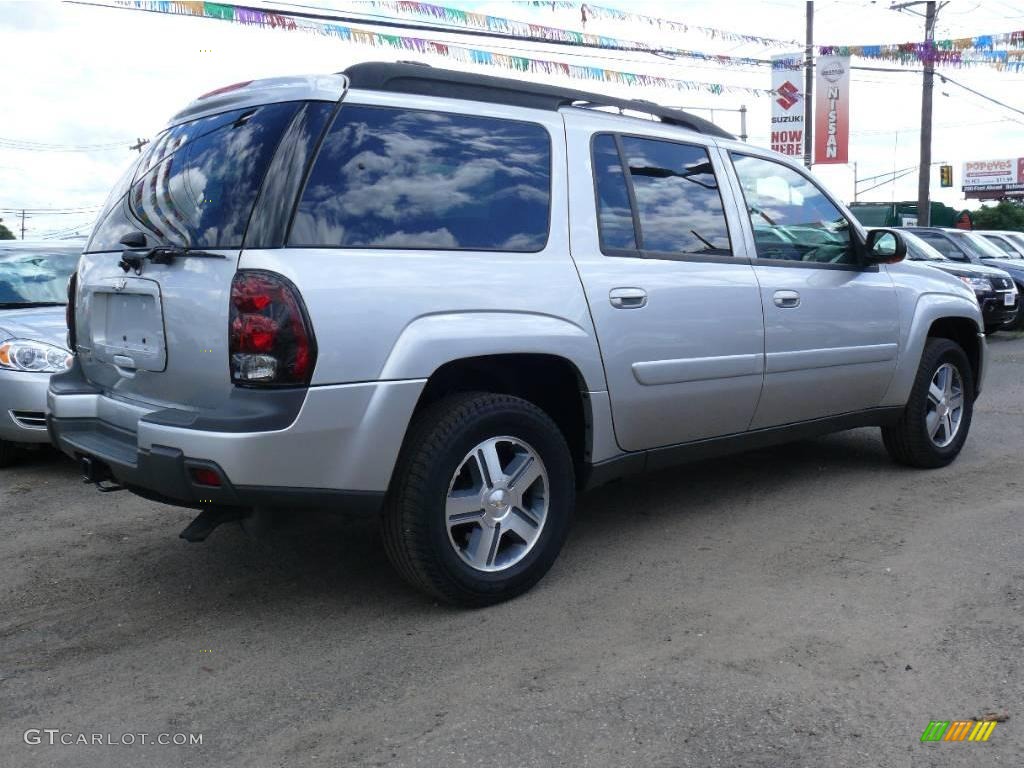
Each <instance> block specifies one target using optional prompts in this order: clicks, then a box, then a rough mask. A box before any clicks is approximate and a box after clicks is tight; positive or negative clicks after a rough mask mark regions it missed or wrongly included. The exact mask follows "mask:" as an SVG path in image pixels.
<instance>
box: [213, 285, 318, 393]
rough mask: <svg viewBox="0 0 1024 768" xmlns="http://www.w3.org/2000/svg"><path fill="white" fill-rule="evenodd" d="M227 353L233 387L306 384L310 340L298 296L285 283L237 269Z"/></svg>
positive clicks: (312, 350) (312, 349) (312, 348)
mask: <svg viewBox="0 0 1024 768" xmlns="http://www.w3.org/2000/svg"><path fill="white" fill-rule="evenodd" d="M230 317H231V320H230V325H229V328H228V333H229V341H228V349H229V355H230V362H231V380H232V381H233V382H234V383H235V384H243V385H250V386H254V385H257V386H258V385H264V386H266V385H269V386H274V385H277V386H295V385H303V384H309V379H310V377H311V376H312V374H313V366H314V365H315V364H316V340H315V339H314V338H313V328H312V326H311V325H310V323H309V319H308V317H307V315H306V308H305V307H304V306H303V304H302V299H300V298H299V292H298V291H297V290H296V289H295V286H294V285H292V284H291V282H289V281H288V279H287V278H285V277H283V276H281V275H278V274H275V273H273V272H264V271H262V270H240V271H238V272H236V273H235V277H234V279H233V280H232V281H231V315H230Z"/></svg>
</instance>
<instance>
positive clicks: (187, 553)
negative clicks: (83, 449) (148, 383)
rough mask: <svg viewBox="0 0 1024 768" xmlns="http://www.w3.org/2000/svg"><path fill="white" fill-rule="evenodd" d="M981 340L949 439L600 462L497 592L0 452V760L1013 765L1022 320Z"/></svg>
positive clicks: (348, 544) (330, 524) (845, 437)
mask: <svg viewBox="0 0 1024 768" xmlns="http://www.w3.org/2000/svg"><path fill="white" fill-rule="evenodd" d="M990 363H991V367H990V371H989V375H988V379H987V385H986V391H985V392H984V394H983V396H982V398H981V400H979V402H978V404H977V409H976V411H975V417H974V424H973V426H972V429H971V435H970V438H969V440H968V442H967V445H966V447H965V449H964V451H963V454H962V455H961V456H960V458H959V459H958V460H957V461H956V462H955V463H954V464H953V465H952V466H950V467H948V468H945V469H941V470H932V471H919V470H911V469H904V468H901V467H897V466H896V465H894V464H892V463H890V461H889V460H888V458H887V456H886V454H885V451H884V449H883V447H882V443H881V440H880V437H879V434H878V431H877V430H857V431H853V432H848V433H844V434H840V435H834V436H831V437H827V438H824V439H820V440H813V441H805V442H800V443H795V444H793V445H789V446H784V447H781V448H773V449H770V450H762V451H757V452H753V453H747V454H743V455H740V456H735V457H731V458H727V459H718V460H714V461H708V462H703V463H699V464H693V465H689V466H686V467H683V468H680V469H675V470H672V471H667V472H663V473H660V474H657V475H652V476H648V477H644V478H641V479H638V480H634V481H629V482H621V483H617V484H614V485H610V486H606V487H604V488H601V489H598V490H596V491H593V492H591V493H589V494H587V495H586V496H584V497H583V498H582V499H581V501H580V505H579V509H578V511H577V516H576V519H575V524H574V529H573V532H572V534H571V535H570V539H569V542H568V544H567V545H566V547H565V549H564V551H563V552H562V555H561V557H560V559H559V561H558V562H557V563H556V564H555V567H554V568H553V569H552V571H551V572H550V573H549V574H548V576H547V577H546V578H545V579H544V580H543V581H542V582H541V583H540V584H539V585H538V586H537V587H536V588H535V589H534V590H533V591H531V592H530V593H528V594H527V595H525V596H523V597H521V598H519V599H517V600H514V601H512V602H509V603H506V604H503V605H500V606H497V607H493V608H489V609H485V610H477V611H464V610H457V609H453V608H449V607H446V606H441V605H437V604H435V603H433V602H431V601H429V600H427V599H425V598H423V597H421V596H420V595H419V594H418V593H416V592H413V591H412V590H410V589H409V588H407V587H406V586H405V584H404V583H403V582H402V581H400V580H399V578H398V577H397V576H396V575H395V574H394V573H393V571H392V570H391V568H390V567H389V565H388V562H387V560H386V559H385V556H384V552H383V549H382V546H381V544H380V541H379V539H378V535H377V530H376V526H375V525H373V524H372V523H370V522H368V521H358V520H356V521H352V520H346V519H345V518H343V517H338V516H334V515H330V514H326V513H324V514H316V515H311V514H307V515H303V516H301V517H292V518H285V519H283V520H281V521H280V526H279V528H278V529H277V530H276V531H275V532H274V535H273V536H272V537H270V538H268V539H266V540H264V541H262V542H254V541H253V540H252V539H250V538H249V537H247V536H246V535H244V534H243V533H242V532H241V531H240V530H239V528H238V526H236V525H226V526H223V527H222V528H220V529H218V530H217V531H215V532H214V533H213V535H212V536H211V537H210V539H209V540H208V541H207V542H205V543H204V544H187V543H185V542H184V541H181V540H179V539H178V538H177V534H178V532H179V531H180V530H181V529H182V528H184V527H185V525H186V524H187V523H188V522H189V520H190V518H191V514H190V513H189V512H188V511H185V510H179V509H175V508H172V507H167V506H163V505H160V504H155V503H151V502H148V501H144V500H143V499H140V498H138V497H135V496H132V495H130V494H128V493H114V494H100V493H97V492H95V491H93V490H91V489H89V488H87V487H85V486H83V485H82V484H81V482H80V481H79V480H78V477H77V472H76V468H75V467H74V466H73V465H72V464H71V463H70V462H69V461H67V460H65V459H63V458H61V457H59V456H57V455H55V454H43V455H36V456H34V457H31V458H28V459H26V460H25V461H24V462H22V463H20V464H19V465H17V466H15V467H13V468H10V469H7V470H0V531H2V535H0V766H4V767H5V768H14V767H17V766H67V767H69V768H70V767H74V768H81V767H86V768H91V767H92V766H97V767H102V768H107V767H108V766H109V767H111V768H117V767H118V766H146V767H147V768H148V767H150V766H157V767H159V766H203V767H204V768H207V767H209V766H244V767H245V768H262V767H263V766H308V765H314V766H315V765H325V766H373V765H389V766H392V765H393V766H429V767H430V768H436V767H439V766H490V767H497V768H505V767H506V766H530V767H533V766H638V767H642V768H656V767H660V766H699V767H701V768H708V767H710V766H729V767H730V768H733V767H735V766H765V767H767V766H779V767H780V768H798V767H800V766H807V767H808V768H811V767H812V766H813V767H814V768H820V767H822V766H827V767H829V768H835V767H839V766H857V768H865V767H868V766H870V767H874V766H879V767H881V766H971V768H977V767H980V766H998V765H1006V766H1016V765H1020V764H1021V762H1022V758H1024V712H1022V701H1024V680H1022V676H1021V672H1022V666H1021V662H1022V657H1024V653H1022V648H1024V618H1022V608H1024V568H1022V563H1024V536H1022V533H1021V531H1022V491H1024V477H1022V468H1024V461H1022V456H1024V336H1019V335H1018V336H1016V337H1014V336H1011V335H1007V334H1000V335H997V336H995V337H991V338H990ZM990 712H996V713H999V714H1000V715H1002V714H1006V715H1008V719H1006V720H1005V721H1002V722H999V723H998V724H997V726H996V727H995V729H994V731H993V732H992V734H991V736H990V738H989V740H988V741H987V742H985V743H972V742H967V741H964V742H959V743H953V742H938V743H921V741H920V737H921V734H922V732H923V731H924V730H925V728H926V727H927V726H928V724H929V722H930V721H933V720H942V721H947V720H948V721H954V720H969V719H971V718H972V717H980V716H984V715H986V714H987V713H990ZM30 729H35V730H30ZM45 729H50V730H51V731H52V730H56V731H57V733H54V734H53V735H52V738H53V740H54V741H55V742H57V743H55V744H53V745H50V744H49V743H48V740H49V739H50V738H51V735H50V734H48V733H46V732H45ZM36 730H38V731H39V733H38V734H37V733H36V732H35V731H36ZM26 731H29V735H28V740H29V741H35V740H37V739H38V741H39V742H41V743H38V744H36V743H32V744H30V743H26V735H25V734H26ZM93 734H97V735H98V736H99V737H100V738H101V740H102V741H103V742H105V743H88V744H81V743H72V744H60V741H61V740H62V739H63V740H65V741H80V739H81V736H84V737H85V739H86V741H91V740H92V739H93V738H94V737H93ZM140 734H147V736H146V740H147V742H152V741H154V740H156V739H158V738H160V737H161V734H168V735H169V738H171V739H173V738H180V737H177V736H176V735H177V734H186V738H188V737H189V735H191V737H192V738H195V737H196V736H200V737H201V739H202V744H193V745H183V746H175V745H173V744H171V745H160V744H153V743H146V744H143V743H141V737H140ZM129 735H130V736H129ZM129 738H131V740H133V741H134V742H135V743H134V744H123V743H116V742H119V741H126V740H128V739H129ZM111 741H113V742H115V743H113V744H111V743H107V742H111Z"/></svg>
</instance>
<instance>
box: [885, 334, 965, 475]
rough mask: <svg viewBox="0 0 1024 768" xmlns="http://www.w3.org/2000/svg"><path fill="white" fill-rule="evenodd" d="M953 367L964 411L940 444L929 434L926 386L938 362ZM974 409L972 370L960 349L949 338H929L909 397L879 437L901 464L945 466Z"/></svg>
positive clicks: (957, 447)
mask: <svg viewBox="0 0 1024 768" xmlns="http://www.w3.org/2000/svg"><path fill="white" fill-rule="evenodd" d="M946 363H950V364H952V365H953V366H954V367H956V369H957V371H958V372H959V374H960V380H961V382H962V384H963V412H962V415H961V418H960V426H959V428H958V429H957V431H956V435H955V437H954V438H953V441H952V442H951V443H950V444H949V445H947V446H944V447H939V446H938V445H936V444H935V443H934V442H932V440H931V438H930V437H929V436H928V428H927V424H926V422H925V416H926V415H927V412H928V388H929V386H930V385H931V382H932V378H933V377H934V376H935V373H936V372H937V371H938V369H939V367H940V366H941V365H944V364H946ZM973 413H974V372H973V370H972V369H971V364H970V361H969V360H968V359H967V355H966V354H965V353H964V351H963V349H962V348H961V347H960V345H959V344H957V343H956V342H953V341H950V340H949V339H937V338H930V339H928V341H927V342H926V343H925V347H924V353H923V354H922V355H921V364H920V365H919V366H918V369H917V377H916V378H915V379H914V386H913V388H912V389H911V390H910V399H909V400H908V401H907V405H906V407H905V408H904V409H903V415H902V416H901V417H900V419H899V421H897V422H896V423H895V424H893V425H891V426H887V427H882V441H883V442H884V443H885V448H886V450H887V451H888V452H889V456H890V457H891V458H892V459H893V461H896V462H898V463H900V464H906V465H907V466H911V467H918V468H921V469H933V468H936V467H944V466H946V465H947V464H949V463H950V462H951V461H953V459H955V458H956V457H957V455H958V454H959V453H960V449H961V448H963V445H964V441H965V440H967V433H968V432H969V431H970V428H971V417H972V415H973Z"/></svg>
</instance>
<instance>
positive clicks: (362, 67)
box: [341, 62, 736, 139]
mask: <svg viewBox="0 0 1024 768" xmlns="http://www.w3.org/2000/svg"><path fill="white" fill-rule="evenodd" d="M341 74H344V75H345V76H346V77H347V78H348V79H349V87H350V88H357V89H363V90H368V91H390V92H395V93H410V94H417V95H420V96H445V97H447V98H451V99H466V100H467V101H482V102H487V103H490V104H508V105H510V106H515V107H529V108H532V109H547V110H551V111H557V110H558V109H560V108H562V107H571V106H574V105H584V106H592V107H593V106H597V107H617V108H619V109H629V110H633V111H635V112H643V113H645V114H648V115H653V116H654V117H657V118H658V119H659V120H661V122H663V123H667V124H669V125H677V126H680V127H683V128H689V129H690V130H691V131H697V132H698V133H704V134H708V135H710V136H718V137H719V138H723V139H735V138H736V137H735V136H733V135H732V134H730V133H728V132H726V131H723V130H722V129H721V128H719V127H718V126H717V125H715V124H714V123H711V122H709V121H707V120H704V119H703V118H700V117H697V116H695V115H691V114H690V113H688V112H684V111H682V110H681V109H672V108H670V107H663V106H661V105H660V104H655V103H654V102H652V101H644V100H641V99H619V98H616V97H614V96H605V95H603V94H599V93H590V92H587V91H576V90H573V89H571V88H562V87H559V86H554V85H545V84H543V83H531V82H524V81H522V80H512V79H510V78H506V77H491V76H490V75H477V74H474V73H472V72H458V71H456V70H452V69H437V68H435V67H432V66H430V65H429V64H418V63H412V62H399V63H397V64H392V63H383V62H367V63H363V64H355V65H353V66H351V67H349V68H348V69H346V70H344V71H343V72H342V73H341Z"/></svg>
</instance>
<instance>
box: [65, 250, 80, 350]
mask: <svg viewBox="0 0 1024 768" xmlns="http://www.w3.org/2000/svg"><path fill="white" fill-rule="evenodd" d="M77 291H78V270H77V269H76V270H75V271H74V272H72V273H71V277H69V278H68V303H67V306H66V307H65V308H64V321H65V322H66V323H67V326H68V350H69V351H70V352H71V354H72V355H73V354H75V342H76V341H77V339H75V293H76V292H77Z"/></svg>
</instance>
